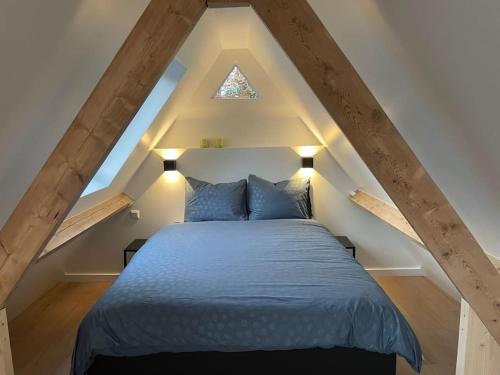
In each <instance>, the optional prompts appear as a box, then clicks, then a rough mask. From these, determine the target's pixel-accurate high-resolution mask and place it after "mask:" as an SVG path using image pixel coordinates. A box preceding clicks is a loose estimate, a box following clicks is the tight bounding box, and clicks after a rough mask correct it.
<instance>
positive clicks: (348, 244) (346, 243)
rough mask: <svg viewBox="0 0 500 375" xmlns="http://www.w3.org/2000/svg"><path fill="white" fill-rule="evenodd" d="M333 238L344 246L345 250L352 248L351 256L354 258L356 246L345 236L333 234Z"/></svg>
mask: <svg viewBox="0 0 500 375" xmlns="http://www.w3.org/2000/svg"><path fill="white" fill-rule="evenodd" d="M335 238H336V239H337V240H338V241H339V242H340V243H341V244H342V246H344V247H345V248H346V250H352V257H353V258H356V246H354V244H353V243H352V242H351V240H350V239H349V238H348V237H347V236H335Z"/></svg>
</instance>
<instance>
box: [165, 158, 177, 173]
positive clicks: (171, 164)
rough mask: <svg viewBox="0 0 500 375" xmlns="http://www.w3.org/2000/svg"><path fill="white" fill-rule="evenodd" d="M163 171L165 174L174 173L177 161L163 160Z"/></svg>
mask: <svg viewBox="0 0 500 375" xmlns="http://www.w3.org/2000/svg"><path fill="white" fill-rule="evenodd" d="M163 170H164V171H165V172H168V171H176V170H177V160H164V161H163Z"/></svg>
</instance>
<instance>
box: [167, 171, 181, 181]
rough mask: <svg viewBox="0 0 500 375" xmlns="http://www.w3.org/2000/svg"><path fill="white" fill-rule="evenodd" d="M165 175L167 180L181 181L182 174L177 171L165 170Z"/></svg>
mask: <svg viewBox="0 0 500 375" xmlns="http://www.w3.org/2000/svg"><path fill="white" fill-rule="evenodd" d="M163 177H164V178H165V180H166V181H167V182H170V183H173V182H177V181H179V178H180V177H181V174H180V173H179V172H177V171H166V172H163Z"/></svg>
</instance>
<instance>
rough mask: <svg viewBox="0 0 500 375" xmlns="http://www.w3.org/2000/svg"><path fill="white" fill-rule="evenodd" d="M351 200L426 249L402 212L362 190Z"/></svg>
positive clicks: (355, 193) (353, 195)
mask: <svg viewBox="0 0 500 375" xmlns="http://www.w3.org/2000/svg"><path fill="white" fill-rule="evenodd" d="M349 199H350V200H351V202H354V203H356V204H357V205H358V206H360V207H362V208H364V209H365V210H367V211H368V212H370V213H371V214H373V215H374V216H376V217H378V218H379V219H381V220H382V221H385V222H386V223H387V224H389V225H390V226H391V227H394V228H396V229H397V230H398V231H400V232H401V233H403V234H405V235H406V236H408V237H410V238H411V239H412V240H413V241H415V242H416V243H418V244H419V245H421V246H424V247H425V245H424V243H423V242H422V240H421V239H420V237H419V236H418V234H417V233H415V231H414V230H413V228H412V227H411V225H410V224H408V222H407V221H406V219H405V217H404V216H403V214H402V213H401V211H399V210H398V209H397V208H396V207H392V206H390V205H388V204H387V203H385V202H384V201H382V200H380V199H378V198H375V197H374V196H372V195H370V194H368V193H365V192H364V191H362V190H356V191H355V192H354V193H353V194H351V196H350V197H349Z"/></svg>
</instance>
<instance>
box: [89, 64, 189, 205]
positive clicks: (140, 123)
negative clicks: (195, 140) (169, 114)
mask: <svg viewBox="0 0 500 375" xmlns="http://www.w3.org/2000/svg"><path fill="white" fill-rule="evenodd" d="M185 71H186V67H185V66H184V65H183V64H182V63H181V62H180V61H179V60H177V59H174V60H173V61H172V63H171V64H170V65H169V67H168V68H167V70H165V72H164V73H163V75H162V76H161V78H160V80H159V81H158V82H157V83H156V86H155V87H154V88H153V90H152V91H151V93H150V94H149V96H148V97H147V98H146V101H145V102H144V104H143V105H142V106H141V108H140V109H139V111H138V112H137V114H136V115H135V117H134V118H133V119H132V121H131V122H130V124H129V126H128V127H127V129H125V132H124V133H123V134H122V136H121V137H120V139H119V140H118V142H117V143H116V145H115V147H113V149H112V150H111V152H110V153H109V155H108V157H107V158H106V160H105V161H104V163H103V164H102V165H101V168H99V170H98V171H97V173H96V175H95V176H94V178H93V179H92V181H90V183H89V184H88V186H87V188H86V189H85V191H84V192H83V194H82V197H83V196H85V195H88V194H91V193H93V192H95V191H98V190H101V189H104V188H106V187H108V186H109V185H110V184H111V182H112V181H113V179H114V178H115V177H116V175H117V174H118V172H119V171H120V169H121V168H122V167H123V165H124V164H125V162H126V161H127V159H128V157H129V155H130V154H131V153H132V151H133V150H134V149H135V147H136V146H137V144H138V143H139V141H140V140H141V138H142V136H143V135H144V133H146V130H148V128H149V127H150V126H151V124H152V123H153V121H154V119H155V118H156V116H157V115H158V113H159V112H160V110H161V108H162V107H163V105H164V104H165V103H166V101H167V100H168V98H169V97H170V95H171V94H172V92H173V91H174V89H175V88H176V86H177V84H178V83H179V82H180V80H181V78H182V76H183V75H184V73H185Z"/></svg>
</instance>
